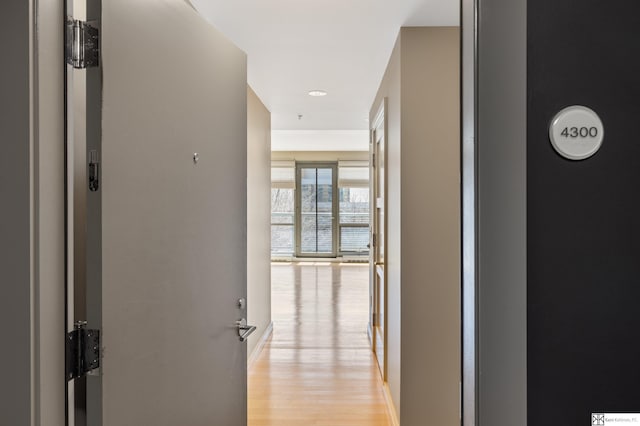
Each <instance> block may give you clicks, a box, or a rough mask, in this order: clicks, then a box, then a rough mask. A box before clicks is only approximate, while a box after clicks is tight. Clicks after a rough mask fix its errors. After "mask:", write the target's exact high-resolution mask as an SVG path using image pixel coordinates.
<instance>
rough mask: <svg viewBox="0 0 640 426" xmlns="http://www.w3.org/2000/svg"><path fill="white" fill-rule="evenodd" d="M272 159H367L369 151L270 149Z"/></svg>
mask: <svg viewBox="0 0 640 426" xmlns="http://www.w3.org/2000/svg"><path fill="white" fill-rule="evenodd" d="M271 159H272V160H295V161H340V160H342V161H355V160H358V161H368V160H369V151H272V152H271Z"/></svg>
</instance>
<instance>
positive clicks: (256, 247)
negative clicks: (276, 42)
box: [247, 87, 271, 356]
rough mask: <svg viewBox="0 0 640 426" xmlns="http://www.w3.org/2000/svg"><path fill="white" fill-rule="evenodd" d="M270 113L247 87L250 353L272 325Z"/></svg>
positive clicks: (248, 313) (248, 314) (248, 315)
mask: <svg viewBox="0 0 640 426" xmlns="http://www.w3.org/2000/svg"><path fill="white" fill-rule="evenodd" d="M270 259H271V113H270V112H269V111H268V110H267V108H266V107H265V106H264V105H263V104H262V102H261V101H260V99H259V98H258V96H257V95H256V94H255V93H254V91H253V90H251V88H250V87H247V308H248V311H247V321H248V322H249V324H251V325H255V326H257V327H258V329H257V330H256V332H255V333H254V334H253V335H252V336H251V337H250V338H249V341H248V344H249V347H248V348H247V349H248V354H249V356H251V354H252V353H253V351H254V349H256V345H257V344H258V343H259V342H260V339H261V337H262V336H263V335H264V334H265V332H268V331H269V330H270V328H269V326H270V324H271V261H270Z"/></svg>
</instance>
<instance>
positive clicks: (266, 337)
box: [247, 321, 273, 369]
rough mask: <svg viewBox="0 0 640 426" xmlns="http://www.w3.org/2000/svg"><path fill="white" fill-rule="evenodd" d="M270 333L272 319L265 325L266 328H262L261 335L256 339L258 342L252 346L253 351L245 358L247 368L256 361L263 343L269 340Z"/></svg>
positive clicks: (271, 331)
mask: <svg viewBox="0 0 640 426" xmlns="http://www.w3.org/2000/svg"><path fill="white" fill-rule="evenodd" d="M272 333H273V321H271V322H270V323H269V325H268V326H267V328H266V329H265V330H264V333H262V336H260V340H258V343H257V344H256V346H255V347H254V348H253V352H251V354H250V355H249V358H248V359H247V369H250V368H251V367H253V364H254V363H255V362H256V360H257V359H258V357H259V356H260V353H261V352H262V349H263V348H264V345H265V344H266V343H267V340H269V338H270V337H271V334H272Z"/></svg>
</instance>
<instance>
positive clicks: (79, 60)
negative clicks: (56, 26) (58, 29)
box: [65, 18, 100, 69]
mask: <svg viewBox="0 0 640 426" xmlns="http://www.w3.org/2000/svg"><path fill="white" fill-rule="evenodd" d="M99 57H100V39H99V36H98V29H97V28H96V27H94V26H92V25H90V24H88V23H87V22H84V21H79V20H77V19H72V18H67V24H66V40H65V60H66V61H67V63H68V64H69V65H71V66H73V67H74V68H78V69H82V68H92V67H97V66H98V64H99Z"/></svg>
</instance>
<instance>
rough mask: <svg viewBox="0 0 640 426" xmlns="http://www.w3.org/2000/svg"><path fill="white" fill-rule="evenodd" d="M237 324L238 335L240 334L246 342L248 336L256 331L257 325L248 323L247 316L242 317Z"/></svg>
mask: <svg viewBox="0 0 640 426" xmlns="http://www.w3.org/2000/svg"><path fill="white" fill-rule="evenodd" d="M236 325H237V326H238V336H240V341H241V342H244V341H245V340H247V337H249V335H250V334H251V333H253V332H254V331H256V326H255V325H247V320H246V318H242V319H240V320H238V321H236Z"/></svg>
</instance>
